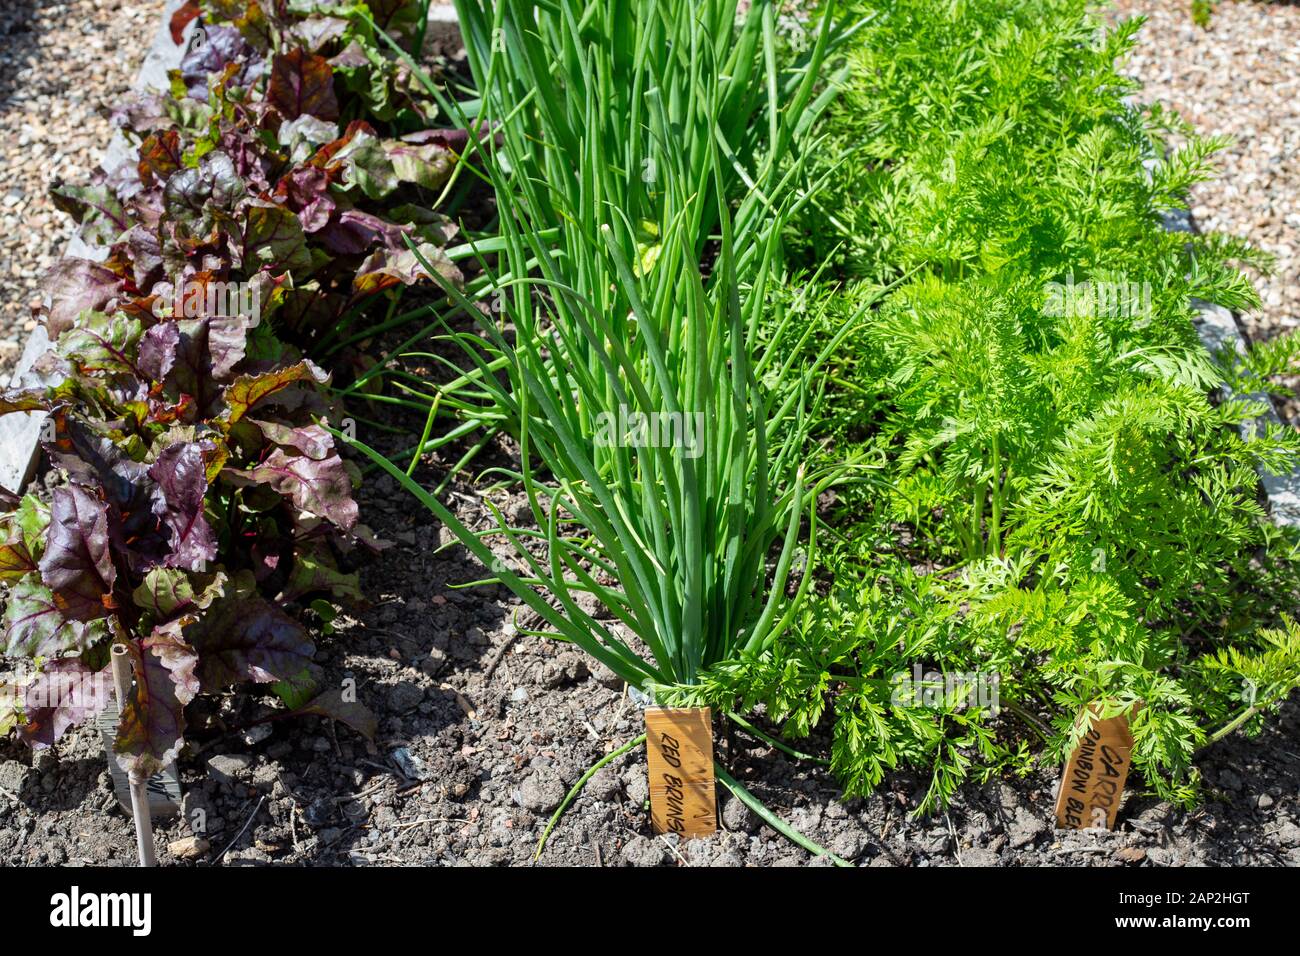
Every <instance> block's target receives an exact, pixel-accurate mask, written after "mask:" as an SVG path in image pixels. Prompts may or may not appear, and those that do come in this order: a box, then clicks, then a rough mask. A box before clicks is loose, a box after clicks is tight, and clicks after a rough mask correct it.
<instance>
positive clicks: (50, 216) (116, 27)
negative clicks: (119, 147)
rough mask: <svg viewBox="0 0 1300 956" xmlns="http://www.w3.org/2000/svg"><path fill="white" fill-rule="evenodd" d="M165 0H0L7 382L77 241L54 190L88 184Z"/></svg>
mask: <svg viewBox="0 0 1300 956" xmlns="http://www.w3.org/2000/svg"><path fill="white" fill-rule="evenodd" d="M161 9H162V3H161V0H67V2H58V0H0V280H3V282H4V292H3V295H0V380H6V379H7V375H8V372H9V371H11V370H12V368H13V364H14V362H15V361H16V359H17V358H18V355H19V354H20V353H21V351H22V347H23V343H24V342H25V341H26V340H27V334H28V333H29V332H30V331H31V330H32V329H33V328H34V327H35V322H34V321H33V320H32V318H31V305H32V302H33V300H34V299H36V297H37V287H38V285H39V283H40V280H41V276H42V274H43V273H44V272H45V270H46V269H48V268H49V267H50V265H51V264H52V263H53V262H54V261H55V260H56V259H57V258H58V256H59V254H60V252H61V251H62V249H63V247H64V245H65V244H66V243H67V241H68V239H69V238H70V237H71V235H72V232H73V224H72V222H71V220H70V219H69V218H68V217H67V216H65V215H63V214H62V213H60V212H59V211H58V210H56V209H55V208H54V206H53V204H52V203H51V202H50V200H49V198H48V196H47V189H48V187H49V184H50V183H51V182H52V181H53V180H55V179H57V178H62V179H64V180H66V181H69V182H76V181H80V180H84V179H85V178H86V177H88V176H89V175H90V173H91V172H92V171H93V170H94V169H95V168H96V167H97V166H98V164H99V162H100V160H101V159H102V158H103V155H104V148H105V147H106V146H107V145H108V142H109V139H110V133H111V130H110V126H109V122H108V119H107V117H106V115H105V114H106V112H107V107H109V106H110V105H111V104H112V103H113V102H114V101H115V100H116V99H118V98H119V97H121V96H123V95H124V94H125V93H126V92H127V91H128V90H129V89H130V87H131V81H132V80H133V79H134V77H135V74H136V71H137V70H138V69H139V68H140V63H141V61H142V60H143V59H144V55H145V52H146V50H147V49H148V46H149V41H150V40H151V39H152V38H153V34H154V30H155V29H156V26H157V22H158V15H159V11H160V10H161Z"/></svg>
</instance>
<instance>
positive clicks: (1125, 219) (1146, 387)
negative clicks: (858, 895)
mask: <svg viewBox="0 0 1300 956" xmlns="http://www.w3.org/2000/svg"><path fill="white" fill-rule="evenodd" d="M859 6H860V8H861V11H862V12H868V11H869V12H873V13H875V14H876V16H875V17H874V19H872V21H871V22H870V24H869V25H868V26H867V27H866V28H865V29H864V30H863V31H862V32H861V33H860V35H859V37H858V38H857V39H856V40H855V42H854V44H853V46H852V48H851V49H850V51H849V53H848V64H849V73H850V75H849V79H848V80H847V81H846V82H845V83H844V85H843V89H842V91H841V92H842V95H841V96H840V97H839V98H838V99H837V100H836V102H835V105H834V106H833V109H832V114H831V116H830V118H829V119H828V121H827V124H826V126H825V127H824V130H823V131H824V132H825V133H826V134H827V135H828V136H829V137H830V140H831V143H832V148H830V149H828V150H826V151H825V153H824V155H826V156H828V157H831V159H830V160H829V161H830V162H833V163H835V164H836V169H837V171H838V173H839V175H837V177H836V178H834V179H833V180H832V181H831V183H830V185H829V187H828V189H827V190H826V191H825V192H823V193H822V194H821V195H819V196H817V197H816V198H815V200H814V205H813V206H812V207H810V209H811V215H809V216H807V217H805V218H804V220H803V224H804V225H805V227H806V228H805V235H806V236H807V240H806V242H807V248H808V249H810V250H811V251H812V252H813V253H814V254H815V255H816V256H817V257H818V258H822V257H825V256H832V255H835V256H838V258H837V261H836V266H837V269H838V272H839V279H841V280H842V281H844V282H845V283H846V285H845V286H844V287H842V288H840V287H833V288H826V289H823V290H822V292H821V295H822V296H823V298H824V301H825V307H824V308H822V309H820V310H813V311H812V312H811V313H810V315H812V316H819V315H820V316H822V317H823V320H822V325H823V327H824V330H823V332H822V333H820V339H818V338H817V337H815V338H814V342H816V341H825V340H827V339H829V338H830V337H831V336H832V335H834V334H837V332H838V330H839V329H840V328H841V326H842V323H843V322H844V320H845V319H847V318H849V317H852V316H853V315H855V314H856V313H857V311H858V310H859V309H860V307H861V305H862V303H863V301H864V300H865V299H867V298H870V297H874V296H875V295H876V291H875V290H876V289H877V288H878V287H879V285H880V284H882V283H884V282H887V281H890V280H891V279H894V278H895V277H897V276H899V275H900V274H905V273H910V277H909V278H908V279H907V280H906V281H904V282H903V283H902V284H901V285H900V287H899V288H898V289H897V291H895V292H894V293H893V294H892V295H891V296H889V298H888V299H887V300H886V301H885V302H884V303H883V305H881V307H880V308H879V309H877V310H875V311H874V312H873V313H872V316H871V319H870V321H869V322H867V323H866V324H865V326H864V327H863V331H862V332H861V334H856V335H854V336H852V337H851V338H850V339H849V340H848V342H847V345H846V347H845V348H844V349H842V350H839V351H837V353H836V355H835V357H834V359H833V360H832V362H831V365H830V372H829V377H830V379H831V381H832V382H833V383H834V386H833V388H832V389H831V391H830V393H829V395H828V397H827V404H826V406H825V409H826V414H825V415H824V416H823V418H822V419H821V420H820V421H819V422H818V425H817V428H816V429H814V435H815V436H816V435H820V437H822V438H823V439H827V440H831V441H833V442H834V443H835V445H834V453H835V454H837V455H844V454H847V453H849V452H850V451H851V450H853V449H858V450H859V452H860V453H862V454H870V455H875V456H878V457H879V458H880V459H881V460H883V461H884V462H886V466H885V468H884V471H883V477H884V479H885V488H886V490H885V491H884V492H883V493H882V492H881V491H880V487H881V486H880V485H879V484H875V485H872V486H871V487H870V488H868V489H866V490H865V491H854V490H852V489H844V492H843V496H842V499H841V508H840V509H839V513H838V514H837V516H836V520H835V525H836V527H835V529H834V532H833V534H832V537H831V542H832V543H831V545H830V547H829V548H828V551H827V554H826V557H825V560H824V563H823V571H825V572H826V573H827V576H828V577H829V578H830V580H828V581H827V583H826V585H825V587H824V588H823V589H821V593H820V594H819V595H818V597H817V598H816V599H815V600H812V601H811V602H809V603H808V604H807V606H806V607H804V608H803V609H801V611H800V612H799V616H798V618H797V620H796V624H795V626H794V627H793V628H791V629H790V630H789V631H788V632H786V633H785V634H783V635H782V636H780V637H778V639H777V640H776V641H775V642H774V646H773V647H772V649H771V650H770V651H768V652H767V653H764V654H760V655H757V656H755V657H753V658H750V659H746V660H744V661H742V662H740V663H734V662H733V663H728V664H726V665H724V666H720V667H718V668H715V669H714V671H713V672H711V673H710V674H708V675H706V677H705V678H704V680H703V684H704V685H705V688H706V691H705V694H704V697H705V698H706V699H711V700H713V701H715V702H718V703H722V704H723V705H724V706H727V705H730V704H732V703H733V702H735V701H736V700H740V701H743V702H744V703H746V704H749V705H754V704H758V703H765V704H766V705H767V706H768V709H769V711H770V712H771V713H772V714H774V715H775V716H776V717H778V718H779V719H781V720H782V721H784V724H785V728H786V730H787V731H788V732H790V733H792V734H802V733H807V732H809V731H810V730H811V728H812V727H813V726H815V725H816V724H817V723H818V721H819V720H820V718H821V716H822V714H823V712H824V710H825V708H826V707H827V705H828V701H832V700H833V708H834V717H835V730H834V734H835V739H834V746H833V751H832V758H833V765H834V768H835V770H836V771H837V772H838V773H839V775H840V776H841V778H842V780H843V781H844V784H845V788H846V791H847V792H848V793H850V794H861V793H865V792H867V791H869V790H870V789H871V788H873V787H874V786H875V785H876V784H877V783H878V782H879V781H880V780H881V778H882V775H883V774H884V773H885V772H886V771H887V770H889V769H891V768H893V767H897V766H902V765H913V766H920V767H925V768H928V769H929V770H930V771H931V774H932V785H931V787H930V789H929V792H928V793H927V795H926V797H925V798H924V799H923V800H922V803H921V805H922V807H924V808H931V807H934V806H937V805H940V804H942V803H943V802H944V801H946V800H947V799H948V798H950V797H951V795H952V794H953V792H954V791H955V788H956V787H957V786H958V785H959V784H960V783H961V781H963V780H965V779H967V778H969V777H972V776H976V777H987V776H988V775H990V774H992V773H995V772H999V771H1001V770H1006V769H1010V770H1016V771H1022V772H1023V771H1025V770H1027V769H1028V768H1029V767H1030V766H1031V762H1032V757H1033V755H1034V753H1035V752H1036V751H1038V750H1040V749H1041V751H1042V753H1043V755H1044V758H1045V759H1046V760H1048V761H1056V760H1058V759H1060V757H1061V756H1062V754H1063V752H1064V750H1065V749H1066V748H1067V747H1068V745H1069V744H1070V741H1071V740H1072V739H1073V734H1074V720H1075V716H1076V714H1077V713H1078V712H1079V711H1080V709H1081V708H1082V707H1083V705H1084V704H1085V703H1088V702H1091V701H1095V700H1101V701H1104V702H1105V703H1106V704H1107V706H1109V707H1111V708H1112V709H1114V710H1119V709H1128V708H1129V707H1130V706H1131V705H1133V704H1135V703H1137V702H1139V701H1140V702H1142V703H1143V707H1142V708H1141V709H1140V711H1138V712H1137V714H1136V716H1135V717H1134V719H1133V731H1134V736H1135V740H1136V751H1135V754H1134V761H1135V764H1136V766H1137V767H1138V769H1139V770H1140V771H1141V772H1142V773H1143V775H1144V777H1145V779H1146V781H1147V782H1148V784H1150V785H1151V786H1152V787H1153V788H1154V789H1155V790H1156V792H1157V793H1159V794H1160V795H1161V796H1164V797H1167V798H1170V799H1174V800H1177V801H1182V802H1188V801H1191V800H1193V799H1194V797H1195V790H1196V784H1197V775H1196V772H1195V767H1194V766H1193V763H1192V761H1193V757H1194V756H1195V754H1196V753H1197V751H1198V750H1199V749H1200V748H1202V747H1203V746H1205V745H1206V744H1207V743H1208V742H1210V741H1213V740H1215V739H1219V738H1220V737H1221V736H1222V735H1223V734H1224V733H1225V732H1229V731H1231V730H1235V729H1237V728H1238V727H1242V726H1246V727H1249V728H1258V727H1259V725H1260V719H1261V714H1262V713H1263V712H1265V711H1266V710H1268V709H1269V708H1270V707H1271V706H1273V705H1274V704H1275V703H1276V702H1277V701H1279V700H1280V699H1282V698H1284V697H1285V696H1286V695H1287V694H1288V693H1289V692H1290V691H1291V690H1292V689H1293V688H1295V687H1296V686H1297V685H1298V684H1300V631H1297V629H1296V627H1295V625H1293V624H1292V623H1290V622H1289V621H1287V620H1285V619H1282V618H1281V617H1280V616H1279V611H1281V610H1284V609H1286V608H1287V607H1288V606H1290V604H1291V603H1293V601H1294V596H1295V592H1296V576H1295V565H1294V561H1293V556H1294V547H1295V545H1294V542H1293V540H1292V538H1291V536H1290V535H1289V534H1287V533H1284V532H1283V531H1282V530H1281V529H1279V528H1277V527H1274V526H1273V525H1272V524H1270V523H1269V521H1268V518H1267V516H1266V514H1265V513H1264V511H1263V510H1262V509H1261V506H1260V504H1259V502H1258V497H1257V494H1258V492H1257V489H1258V471H1259V470H1260V469H1265V470H1270V471H1274V472H1277V471H1280V470H1284V469H1287V468H1290V467H1292V465H1293V464H1294V462H1295V457H1296V453H1297V450H1298V449H1300V445H1298V443H1297V440H1296V436H1295V435H1294V433H1292V432H1291V431H1289V430H1284V429H1282V428H1280V427H1277V426H1264V427H1259V428H1255V427H1250V428H1247V429H1245V430H1244V431H1243V430H1242V426H1243V425H1245V424H1246V423H1248V422H1253V420H1254V419H1255V418H1256V417H1257V416H1258V415H1260V414H1261V412H1262V411H1263V410H1264V406H1263V405H1262V404H1261V403H1259V402H1258V401H1249V400H1245V399H1243V398H1242V397H1240V396H1241V395H1242V394H1243V389H1242V388H1241V387H1240V386H1241V385H1242V384H1243V383H1242V382H1240V381H1238V378H1239V376H1238V374H1237V372H1238V370H1237V369H1235V368H1232V367H1227V366H1225V365H1222V364H1220V363H1219V362H1218V361H1217V360H1216V358H1215V357H1214V356H1211V355H1210V354H1209V353H1207V351H1206V350H1205V348H1204V347H1203V346H1202V345H1201V343H1200V341H1199V339H1198V336H1197V333H1196V330H1195V327H1194V322H1193V320H1194V317H1195V311H1194V308H1193V304H1194V303H1193V300H1194V299H1201V300H1207V301H1211V302H1216V303H1219V304H1221V305H1224V306H1226V307H1229V308H1246V307H1250V306H1252V305H1255V304H1257V300H1256V299H1255V294H1254V291H1253V290H1252V288H1251V287H1250V285H1249V283H1248V281H1247V280H1246V279H1245V277H1244V275H1243V274H1242V273H1241V272H1239V271H1238V270H1237V268H1236V266H1235V262H1236V261H1242V260H1244V261H1251V262H1254V263H1256V264H1260V265H1263V264H1264V263H1262V262H1261V261H1260V260H1259V258H1258V257H1257V256H1255V255H1254V254H1253V253H1252V252H1251V250H1249V249H1248V248H1247V247H1246V246H1245V245H1244V244H1242V243H1241V242H1239V241H1237V240H1234V239H1231V238H1229V237H1223V236H1213V235H1212V236H1189V235H1187V234H1184V233H1174V232H1170V231H1169V230H1167V229H1166V228H1165V227H1164V223H1163V216H1164V214H1165V213H1166V212H1167V211H1168V210H1170V209H1173V208H1176V207H1178V206H1180V205H1182V203H1183V202H1184V199H1185V196H1186V192H1187V189H1188V188H1189V186H1190V185H1191V184H1193V183H1194V182H1196V181H1198V180H1201V179H1204V178H1207V177H1208V176H1210V175H1211V174H1212V171H1211V166H1210V161H1211V157H1212V154H1213V151H1214V150H1215V149H1216V148H1217V147H1218V146H1219V145H1220V144H1219V143H1218V142H1217V141H1213V140H1203V139H1199V138H1197V137H1195V136H1192V135H1190V133H1189V131H1188V130H1186V129H1184V128H1182V127H1181V126H1180V125H1178V124H1177V123H1175V122H1174V121H1173V120H1172V119H1171V118H1170V117H1169V116H1168V115H1167V114H1165V113H1164V112H1162V111H1161V110H1159V109H1158V108H1138V107H1135V106H1131V105H1129V102H1128V97H1129V96H1130V95H1131V94H1132V93H1133V92H1134V84H1132V83H1131V82H1130V81H1127V80H1125V79H1123V78H1122V77H1121V76H1120V75H1119V74H1118V73H1117V72H1116V68H1115V63H1116V61H1117V59H1118V58H1119V57H1121V56H1122V55H1123V54H1124V53H1125V52H1126V51H1127V50H1128V49H1129V48H1130V46H1131V43H1132V38H1133V34H1134V32H1135V30H1136V29H1137V27H1138V24H1137V23H1133V22H1130V23H1127V24H1123V25H1120V26H1118V27H1115V28H1113V29H1112V30H1110V31H1109V32H1103V31H1102V30H1101V29H1100V26H1099V23H1098V21H1097V20H1095V19H1094V18H1093V16H1092V15H1090V14H1089V12H1088V10H1087V7H1088V5H1087V4H1086V3H1084V2H1082V0H1014V2H1012V0H1002V2H990V3H981V4H955V5H954V4H933V3H929V2H925V0H873V2H867V3H862V4H860V5H859ZM1171 132H1177V133H1179V134H1180V135H1182V136H1184V137H1186V143H1185V145H1183V146H1182V147H1181V148H1178V149H1168V148H1167V147H1166V145H1165V141H1166V138H1167V137H1168V134H1169V133H1171ZM815 347H816V346H815V344H810V348H815ZM1293 352H1294V348H1293V347H1290V346H1286V345H1280V346H1273V347H1272V348H1271V349H1270V350H1269V354H1268V355H1267V356H1264V357H1263V358H1261V359H1259V360H1256V361H1246V362H1244V363H1234V364H1242V365H1244V366H1245V369H1246V372H1249V373H1250V374H1251V375H1252V376H1253V377H1252V378H1250V379H1249V380H1247V381H1246V382H1245V384H1252V383H1253V382H1254V381H1255V378H1257V377H1258V376H1259V374H1261V373H1263V374H1269V373H1276V372H1277V371H1278V368H1277V367H1278V366H1279V364H1283V365H1284V364H1285V363H1286V361H1287V359H1288V356H1289V355H1291V354H1292V353H1293ZM1224 385H1229V386H1232V391H1231V392H1230V393H1228V394H1227V395H1219V394H1218V390H1219V389H1220V388H1221V387H1222V386H1224ZM1234 396H1235V397H1234ZM914 667H919V670H920V672H921V673H923V674H924V673H935V674H943V673H953V672H956V673H959V674H967V675H968V674H971V673H979V674H981V675H984V677H985V678H986V679H998V680H999V696H1000V703H1001V706H1002V707H1003V708H1005V711H1006V713H1005V714H1004V715H1003V716H1002V717H999V716H998V715H997V713H996V708H993V707H989V706H969V703H970V702H969V700H964V699H961V695H960V694H959V695H951V694H946V693H945V694H943V695H939V696H937V697H934V698H932V699H931V701H930V704H929V705H928V706H916V705H915V702H914V700H912V698H911V697H909V695H907V694H903V695H902V696H901V698H900V696H899V694H898V690H899V686H898V684H899V681H898V677H899V675H905V676H910V674H911V673H912V672H913V668H914ZM1026 733H1028V734H1029V735H1031V737H1037V738H1041V739H1039V740H1038V744H1039V745H1041V746H1032V745H1031V744H1030V743H1029V742H1028V740H1027V739H1026V738H1025V736H1024V734H1026Z"/></svg>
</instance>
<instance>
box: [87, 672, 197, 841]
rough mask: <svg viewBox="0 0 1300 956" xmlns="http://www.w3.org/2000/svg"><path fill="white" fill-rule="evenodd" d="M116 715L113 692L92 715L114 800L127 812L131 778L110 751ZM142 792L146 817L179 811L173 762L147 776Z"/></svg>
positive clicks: (178, 785)
mask: <svg viewBox="0 0 1300 956" xmlns="http://www.w3.org/2000/svg"><path fill="white" fill-rule="evenodd" d="M128 670H129V668H128ZM120 715H121V708H120V707H119V706H118V703H117V696H116V692H114V696H113V698H112V699H110V700H109V702H108V706H107V707H105V708H104V709H103V710H101V711H100V712H99V715H98V716H97V717H96V718H95V728H96V729H97V730H98V731H99V739H100V741H101V743H103V745H104V756H105V758H107V763H108V774H109V776H110V777H112V778H113V792H114V793H115V794H116V795H117V802H118V804H119V805H120V806H121V807H122V809H123V810H125V811H126V812H127V813H131V812H132V809H131V781H130V779H129V778H128V777H127V774H126V771H125V770H123V769H122V766H121V764H119V763H118V762H117V757H116V756H115V755H114V753H113V742H114V741H115V740H116V739H117V721H118V717H119V716H120ZM145 791H146V793H147V794H148V797H149V818H150V819H152V820H158V819H163V818H166V817H174V816H176V815H177V814H179V813H180V812H181V777H180V773H179V772H178V771H177V769H176V764H175V763H169V764H168V765H167V766H166V767H164V768H163V769H162V770H160V771H158V772H157V773H156V774H154V775H153V776H152V777H150V778H149V780H148V781H147V782H146V783H145Z"/></svg>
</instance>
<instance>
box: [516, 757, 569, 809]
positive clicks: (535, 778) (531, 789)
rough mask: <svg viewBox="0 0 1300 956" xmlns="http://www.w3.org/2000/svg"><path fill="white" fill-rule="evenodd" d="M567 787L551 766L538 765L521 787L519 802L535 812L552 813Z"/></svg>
mask: <svg viewBox="0 0 1300 956" xmlns="http://www.w3.org/2000/svg"><path fill="white" fill-rule="evenodd" d="M565 793H566V788H565V786H564V781H563V780H561V779H560V775H559V774H558V773H556V772H555V771H554V770H552V769H551V768H550V767H538V768H537V769H536V770H535V771H533V773H532V775H531V776H529V777H528V779H527V780H525V781H524V782H523V785H522V786H521V787H520V788H519V804H520V806H522V807H523V808H524V809H525V810H531V811H533V812H534V813H550V812H551V811H552V810H554V809H555V808H556V807H558V806H559V805H560V801H561V800H563V799H564V795H565Z"/></svg>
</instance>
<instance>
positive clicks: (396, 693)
mask: <svg viewBox="0 0 1300 956" xmlns="http://www.w3.org/2000/svg"><path fill="white" fill-rule="evenodd" d="M423 700H424V691H423V690H421V689H420V688H419V687H417V686H416V685H415V684H412V683H411V682H410V681H400V682H398V683H397V684H394V685H393V689H392V690H390V691H389V692H388V709H389V710H391V711H392V712H393V713H395V714H407V713H410V712H411V711H413V710H415V708H417V707H419V706H420V702H421V701H423Z"/></svg>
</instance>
